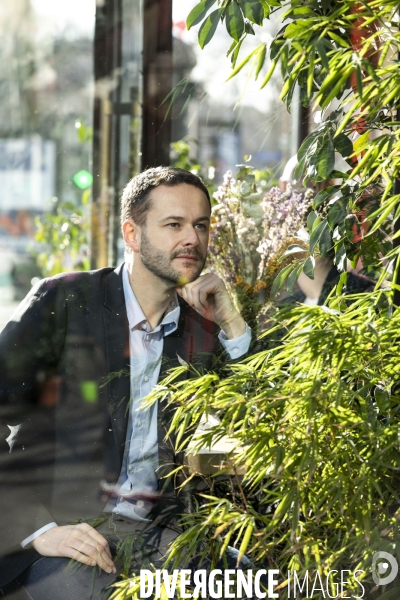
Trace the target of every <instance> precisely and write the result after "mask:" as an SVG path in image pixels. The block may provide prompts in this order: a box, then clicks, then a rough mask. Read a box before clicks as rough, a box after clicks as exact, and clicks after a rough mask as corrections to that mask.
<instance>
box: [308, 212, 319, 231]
mask: <svg viewBox="0 0 400 600" xmlns="http://www.w3.org/2000/svg"><path fill="white" fill-rule="evenodd" d="M319 222H320V217H319V216H318V213H316V212H315V211H314V210H312V211H311V212H310V213H308V217H307V228H308V231H310V232H312V230H313V229H314V223H315V227H316V226H317V225H318V223H319Z"/></svg>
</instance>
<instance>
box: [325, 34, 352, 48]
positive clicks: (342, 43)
mask: <svg viewBox="0 0 400 600" xmlns="http://www.w3.org/2000/svg"><path fill="white" fill-rule="evenodd" d="M328 35H329V37H330V38H332V39H333V40H334V41H335V42H336V43H337V44H339V46H342V48H350V44H349V43H348V42H346V40H344V39H343V38H342V37H340V35H337V34H336V33H333V31H328Z"/></svg>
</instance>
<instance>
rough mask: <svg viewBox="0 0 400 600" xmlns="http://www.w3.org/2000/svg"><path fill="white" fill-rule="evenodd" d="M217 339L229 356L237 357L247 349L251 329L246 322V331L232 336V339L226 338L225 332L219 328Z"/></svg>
mask: <svg viewBox="0 0 400 600" xmlns="http://www.w3.org/2000/svg"><path fill="white" fill-rule="evenodd" d="M218 339H219V341H220V342H221V344H222V345H223V347H224V348H225V350H226V351H227V353H228V354H229V356H230V357H231V358H239V357H240V356H243V354H246V352H248V350H249V346H250V342H251V329H250V327H249V326H248V325H247V323H246V331H245V332H244V333H242V335H239V336H238V337H235V338H233V340H228V338H227V337H226V334H225V332H224V331H222V329H221V331H220V332H219V334H218Z"/></svg>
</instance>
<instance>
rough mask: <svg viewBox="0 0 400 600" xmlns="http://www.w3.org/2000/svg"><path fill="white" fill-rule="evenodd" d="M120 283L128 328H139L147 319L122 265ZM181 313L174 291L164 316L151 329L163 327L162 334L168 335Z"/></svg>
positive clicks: (176, 325)
mask: <svg viewBox="0 0 400 600" xmlns="http://www.w3.org/2000/svg"><path fill="white" fill-rule="evenodd" d="M122 284H123V288H124V296H125V304H126V313H127V316H128V323H129V329H130V330H131V331H132V330H133V329H140V328H141V327H142V326H143V325H148V323H147V319H146V317H145V315H144V313H143V310H142V309H141V307H140V304H139V302H138V301H137V298H136V296H135V294H134V291H133V289H132V286H131V284H130V281H129V274H128V269H127V268H126V266H125V265H124V269H123V273H122ZM180 313H181V307H180V305H179V301H178V295H177V293H176V292H175V294H174V297H173V298H172V300H171V303H170V304H169V306H168V307H167V310H166V311H165V313H164V317H163V319H162V321H161V323H160V324H159V325H158V326H157V327H156V328H155V329H154V330H153V331H159V330H160V329H161V327H163V328H164V336H165V335H169V334H170V333H172V332H173V331H175V330H176V329H177V328H178V321H179V316H180Z"/></svg>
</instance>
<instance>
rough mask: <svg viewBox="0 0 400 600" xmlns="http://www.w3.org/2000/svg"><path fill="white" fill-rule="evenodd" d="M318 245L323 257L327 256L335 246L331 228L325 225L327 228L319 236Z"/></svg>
mask: <svg viewBox="0 0 400 600" xmlns="http://www.w3.org/2000/svg"><path fill="white" fill-rule="evenodd" d="M318 246H319V251H320V252H321V255H322V257H323V258H327V256H328V254H329V253H330V251H331V250H332V246H333V244H332V236H331V230H330V228H329V227H325V229H324V230H323V231H322V233H321V237H320V238H319V242H318Z"/></svg>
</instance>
